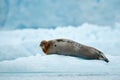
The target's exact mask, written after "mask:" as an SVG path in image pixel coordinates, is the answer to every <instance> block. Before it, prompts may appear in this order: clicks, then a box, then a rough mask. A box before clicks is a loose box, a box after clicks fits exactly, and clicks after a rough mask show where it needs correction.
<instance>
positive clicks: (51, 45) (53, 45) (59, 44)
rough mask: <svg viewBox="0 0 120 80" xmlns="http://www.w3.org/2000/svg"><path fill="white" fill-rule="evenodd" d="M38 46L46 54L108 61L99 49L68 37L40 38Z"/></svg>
mask: <svg viewBox="0 0 120 80" xmlns="http://www.w3.org/2000/svg"><path fill="white" fill-rule="evenodd" d="M40 47H41V49H42V50H43V52H44V53H45V54H47V55H49V54H59V55H67V56H75V57H80V58H84V59H97V60H104V61H105V62H107V63H108V62H109V60H108V59H107V58H106V57H105V55H104V54H103V52H101V51H100V50H98V49H96V48H93V47H90V46H86V45H83V44H81V43H78V42H75V41H73V40H69V39H54V40H48V41H47V40H42V41H41V42H40Z"/></svg>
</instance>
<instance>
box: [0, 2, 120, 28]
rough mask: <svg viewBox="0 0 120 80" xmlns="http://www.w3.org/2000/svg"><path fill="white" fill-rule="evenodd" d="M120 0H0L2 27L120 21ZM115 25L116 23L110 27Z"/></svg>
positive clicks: (107, 23)
mask: <svg viewBox="0 0 120 80" xmlns="http://www.w3.org/2000/svg"><path fill="white" fill-rule="evenodd" d="M119 4H120V0H69V1H64V0H0V29H7V30H11V29H18V28H19V29H24V28H40V27H47V28H51V27H52V28H54V27H58V26H59V25H60V26H68V25H73V26H78V25H80V24H83V23H84V22H88V23H92V24H100V25H114V24H115V23H116V22H120V15H119V14H120V9H119V7H120V5H119ZM110 27H112V26H110Z"/></svg>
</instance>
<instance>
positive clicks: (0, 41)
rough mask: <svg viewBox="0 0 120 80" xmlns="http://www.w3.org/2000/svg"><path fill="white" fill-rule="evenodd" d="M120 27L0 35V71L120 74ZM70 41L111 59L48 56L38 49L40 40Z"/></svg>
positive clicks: (86, 24) (69, 28) (14, 31)
mask: <svg viewBox="0 0 120 80" xmlns="http://www.w3.org/2000/svg"><path fill="white" fill-rule="evenodd" d="M119 36H120V26H119V24H117V25H116V26H114V29H113V28H111V27H109V26H98V25H93V24H88V23H84V24H83V25H81V26H78V27H74V26H67V27H57V28H56V29H42V28H40V29H36V30H35V29H23V30H13V31H1V32H0V72H18V73H19V72H32V73H36V72H38V73H49V72H52V73H71V74H72V73H75V74H79V75H119V74H120V69H119V68H120V54H119V48H120V37H119ZM56 38H67V39H72V40H74V41H77V42H79V43H82V44H86V45H89V46H92V47H95V48H97V49H99V50H101V51H102V52H104V54H105V55H106V56H107V57H108V59H109V60H110V62H109V63H105V62H104V61H100V60H84V59H81V58H76V57H70V56H62V55H61V56H60V55H45V54H44V53H43V52H42V50H41V49H40V47H39V44H40V41H41V40H50V39H56Z"/></svg>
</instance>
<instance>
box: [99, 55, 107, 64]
mask: <svg viewBox="0 0 120 80" xmlns="http://www.w3.org/2000/svg"><path fill="white" fill-rule="evenodd" d="M99 60H104V61H105V62H107V63H108V62H109V60H108V59H107V58H106V57H105V55H104V54H100V55H99Z"/></svg>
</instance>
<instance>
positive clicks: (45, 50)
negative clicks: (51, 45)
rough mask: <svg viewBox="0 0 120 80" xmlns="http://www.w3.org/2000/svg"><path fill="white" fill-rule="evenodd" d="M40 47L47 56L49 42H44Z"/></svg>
mask: <svg viewBox="0 0 120 80" xmlns="http://www.w3.org/2000/svg"><path fill="white" fill-rule="evenodd" d="M40 47H41V48H42V50H43V52H44V53H45V54H47V49H48V41H46V40H43V41H41V43H40Z"/></svg>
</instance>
